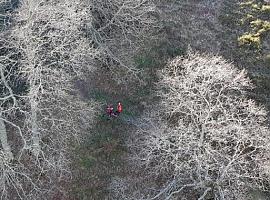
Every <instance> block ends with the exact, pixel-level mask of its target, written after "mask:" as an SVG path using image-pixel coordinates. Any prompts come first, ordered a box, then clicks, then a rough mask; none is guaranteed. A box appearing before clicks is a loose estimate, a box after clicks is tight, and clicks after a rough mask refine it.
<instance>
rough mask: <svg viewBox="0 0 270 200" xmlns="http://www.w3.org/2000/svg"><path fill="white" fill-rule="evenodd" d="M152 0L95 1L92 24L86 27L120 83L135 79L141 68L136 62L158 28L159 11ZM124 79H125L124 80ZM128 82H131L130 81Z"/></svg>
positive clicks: (93, 1) (91, 5)
mask: <svg viewBox="0 0 270 200" xmlns="http://www.w3.org/2000/svg"><path fill="white" fill-rule="evenodd" d="M154 2H155V1H152V0H109V1H107V0H106V1H102V0H91V1H90V12H91V15H92V17H93V21H92V23H91V24H88V26H86V28H87V31H88V33H89V37H90V38H91V39H92V41H93V43H94V45H95V46H96V47H97V48H99V49H100V50H101V53H102V55H103V56H102V57H99V60H100V61H101V63H103V64H104V65H105V66H106V67H107V68H108V69H110V70H113V73H114V77H116V78H117V80H118V81H125V80H123V79H126V78H127V77H128V78H134V77H136V75H137V72H138V69H136V66H134V63H133V59H134V56H135V55H136V54H137V53H138V51H139V50H140V49H141V48H142V47H143V43H144V42H145V41H146V40H151V37H154V36H153V32H154V30H155V29H156V28H157V23H156V17H155V16H156V15H157V13H158V10H157V9H156V7H155V3H154ZM123 77H124V78H123ZM126 81H127V80H126Z"/></svg>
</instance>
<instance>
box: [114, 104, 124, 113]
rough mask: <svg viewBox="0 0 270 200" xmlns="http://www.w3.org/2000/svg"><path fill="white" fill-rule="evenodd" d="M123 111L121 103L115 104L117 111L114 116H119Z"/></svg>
mask: <svg viewBox="0 0 270 200" xmlns="http://www.w3.org/2000/svg"><path fill="white" fill-rule="evenodd" d="M122 111H123V106H122V104H121V102H118V104H117V111H116V112H115V114H116V115H120V113H121V112H122Z"/></svg>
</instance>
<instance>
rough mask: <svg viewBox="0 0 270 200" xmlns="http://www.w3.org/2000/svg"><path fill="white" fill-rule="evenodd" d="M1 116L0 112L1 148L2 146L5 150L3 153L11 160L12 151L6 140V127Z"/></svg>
mask: <svg viewBox="0 0 270 200" xmlns="http://www.w3.org/2000/svg"><path fill="white" fill-rule="evenodd" d="M1 117H2V113H0V140H1V145H2V148H3V150H4V152H5V154H6V155H7V157H8V159H9V160H12V159H13V153H12V151H11V148H10V146H9V144H8V141H7V129H6V126H5V122H4V120H3V119H2V118H1Z"/></svg>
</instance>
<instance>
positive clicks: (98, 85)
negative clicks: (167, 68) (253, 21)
mask: <svg viewBox="0 0 270 200" xmlns="http://www.w3.org/2000/svg"><path fill="white" fill-rule="evenodd" d="M170 2H172V3H171V4H170ZM175 2H177V1H168V3H167V4H166V5H161V6H160V7H159V8H160V10H161V11H162V15H163V16H165V18H164V19H166V20H164V21H163V22H161V23H163V25H164V29H163V30H162V33H161V35H162V39H160V41H158V43H157V44H156V45H153V47H152V48H151V50H149V51H148V52H143V53H142V54H141V55H139V56H138V58H136V59H134V62H135V63H136V64H137V65H138V67H139V68H142V69H143V70H144V76H145V77H146V82H147V84H145V85H139V84H134V83H133V84H125V85H123V84H122V85H121V84H120V85H119V84H118V83H117V81H116V80H115V79H114V77H113V73H112V72H111V71H109V70H108V69H106V68H102V69H99V70H97V71H96V74H94V75H89V79H88V81H87V82H81V83H79V85H78V88H79V89H80V91H81V95H82V96H83V97H84V98H85V99H86V100H87V99H95V100H97V101H98V102H100V103H101V105H102V108H101V109H102V111H101V114H100V116H98V119H97V122H96V124H95V125H94V126H93V128H92V129H91V130H89V132H90V134H89V135H90V136H89V137H88V138H87V139H86V140H85V141H84V142H83V143H82V144H81V145H79V146H78V147H77V148H76V149H75V155H77V156H76V157H75V158H74V161H73V172H74V174H73V182H72V184H71V188H70V193H69V195H70V197H69V198H68V199H70V200H77V199H78V200H102V199H111V198H110V191H109V186H110V183H111V181H112V179H113V178H114V177H123V176H129V175H130V173H133V172H132V171H130V170H131V169H130V168H129V167H128V166H129V165H128V163H127V162H128V161H127V159H126V157H127V156H128V154H129V152H128V149H127V147H126V146H125V141H126V140H127V139H128V138H129V134H132V132H133V131H134V128H135V124H133V123H132V121H136V120H137V119H139V117H140V115H141V114H142V113H143V112H144V110H145V108H146V107H148V106H149V105H151V104H153V102H154V101H155V100H156V99H154V98H153V92H152V91H153V90H152V89H153V87H154V83H155V82H156V80H157V79H156V76H155V74H156V70H158V69H160V68H161V67H162V66H164V64H165V63H166V62H165V60H168V59H170V58H172V57H174V56H176V55H184V54H185V53H186V51H187V49H188V47H191V48H192V49H193V50H198V51H202V52H206V53H211V54H218V55H222V56H224V57H225V58H226V59H228V60H231V61H232V62H234V63H236V65H237V66H238V67H240V68H241V67H242V65H241V64H243V63H244V61H243V60H245V58H244V57H243V55H244V53H243V52H241V50H240V49H239V48H238V46H237V37H238V30H237V28H236V27H237V18H239V12H238V10H237V9H235V8H236V7H237V6H236V4H237V1H236V0H228V1H224V0H219V1H214V2H213V1H209V0H200V1H198V0H193V1H187V3H186V4H184V3H179V5H178V6H175ZM179 2H180V1H179ZM180 12H181V13H182V14H179V13H180ZM246 68H247V69H248V70H249V69H250V68H248V66H246ZM251 71H252V70H251ZM252 73H253V72H252ZM118 101H121V102H122V103H123V106H124V111H123V113H122V114H121V116H120V117H118V118H114V119H110V120H108V119H107V117H106V116H104V114H105V108H106V105H107V104H110V103H112V104H114V105H116V103H117V102H118ZM253 193H254V194H253V195H254V200H256V199H262V200H264V199H267V198H266V197H265V195H264V194H262V193H260V192H258V191H255V192H253Z"/></svg>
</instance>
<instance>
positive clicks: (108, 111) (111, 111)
mask: <svg viewBox="0 0 270 200" xmlns="http://www.w3.org/2000/svg"><path fill="white" fill-rule="evenodd" d="M106 113H107V114H108V115H109V116H110V117H111V116H112V115H113V114H114V113H113V106H112V104H110V105H108V107H107V109H106Z"/></svg>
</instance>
